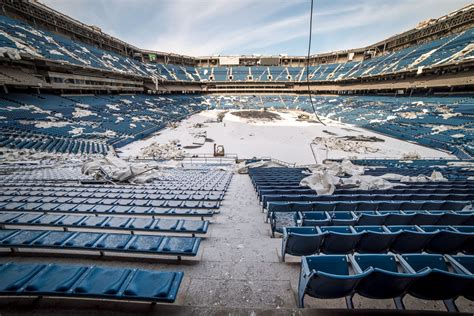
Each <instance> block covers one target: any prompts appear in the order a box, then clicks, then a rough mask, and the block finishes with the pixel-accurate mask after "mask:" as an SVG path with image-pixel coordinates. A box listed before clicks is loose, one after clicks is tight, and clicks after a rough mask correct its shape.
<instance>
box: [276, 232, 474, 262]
mask: <svg viewBox="0 0 474 316" xmlns="http://www.w3.org/2000/svg"><path fill="white" fill-rule="evenodd" d="M473 244H474V226H317V227H285V228H283V240H282V250H281V256H282V259H283V261H285V254H287V253H288V254H290V255H293V256H309V255H314V254H318V253H324V254H348V253H352V252H357V253H384V252H388V251H390V252H394V253H414V252H428V253H440V254H456V253H458V252H461V251H462V252H465V253H468V254H474V247H473Z"/></svg>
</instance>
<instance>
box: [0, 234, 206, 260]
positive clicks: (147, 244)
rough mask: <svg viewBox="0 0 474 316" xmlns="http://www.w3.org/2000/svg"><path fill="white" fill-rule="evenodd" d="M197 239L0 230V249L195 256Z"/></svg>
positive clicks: (198, 242) (198, 239)
mask: <svg viewBox="0 0 474 316" xmlns="http://www.w3.org/2000/svg"><path fill="white" fill-rule="evenodd" d="M200 243H201V239H200V238H199V237H176V236H160V235H153V236H150V235H135V234H118V233H98V232H95V233H94V232H82V231H81V232H69V231H49V230H47V231H45V230H15V229H3V230H0V248H9V249H12V250H13V251H15V250H17V249H20V250H31V249H47V250H48V252H49V253H53V252H60V253H61V252H64V251H66V250H76V251H94V252H99V253H100V252H114V253H130V254H135V255H138V254H153V255H172V256H178V257H181V256H196V254H197V252H198V249H199V244H200Z"/></svg>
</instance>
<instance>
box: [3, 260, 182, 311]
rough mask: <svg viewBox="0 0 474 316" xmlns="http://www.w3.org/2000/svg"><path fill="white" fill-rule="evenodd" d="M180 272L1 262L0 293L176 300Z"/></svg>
mask: <svg viewBox="0 0 474 316" xmlns="http://www.w3.org/2000/svg"><path fill="white" fill-rule="evenodd" d="M182 279H183V273H182V272H168V271H166V272H164V271H155V270H139V269H117V268H110V267H98V266H77V265H61V264H19V263H12V262H10V263H6V264H2V265H0V296H39V297H42V296H52V297H65V298H68V299H70V298H81V299H84V298H88V299H108V300H127V301H147V302H166V303H172V302H174V301H175V299H176V296H177V294H178V290H179V287H180V285H181V281H182Z"/></svg>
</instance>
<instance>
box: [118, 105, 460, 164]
mask: <svg viewBox="0 0 474 316" xmlns="http://www.w3.org/2000/svg"><path fill="white" fill-rule="evenodd" d="M222 111H223V110H209V111H204V112H201V113H199V114H196V115H193V116H192V117H190V118H188V119H186V120H184V121H182V122H181V123H180V124H179V125H178V127H177V128H167V129H166V130H163V131H161V132H159V133H158V134H157V135H154V136H152V137H150V138H148V139H145V140H141V141H137V142H134V143H131V144H129V145H127V146H125V147H123V148H121V149H120V150H121V153H120V156H121V157H129V156H138V155H139V154H140V152H141V150H142V149H143V148H145V147H147V146H149V145H150V144H152V143H154V142H156V143H160V144H165V143H168V142H169V141H173V140H176V141H177V142H178V144H180V145H181V146H182V147H183V148H184V150H185V151H186V152H187V153H190V154H212V153H213V144H214V142H215V143H216V144H218V145H224V147H225V152H226V153H229V154H230V153H232V154H237V155H238V157H239V158H252V157H272V158H276V159H280V160H283V161H286V162H290V163H297V164H311V163H314V157H313V154H312V151H311V147H310V143H311V141H312V140H313V139H314V138H315V137H323V138H331V137H332V138H334V137H342V136H356V135H364V136H377V137H378V138H381V139H383V140H384V142H363V143H357V144H354V142H352V144H349V145H351V147H355V148H356V150H354V151H350V152H347V151H343V150H341V149H331V150H326V149H325V148H324V146H323V145H321V144H320V145H317V146H314V148H315V149H316V153H317V158H318V162H320V161H321V160H322V159H325V158H344V157H350V158H376V157H379V158H382V157H385V158H402V157H403V155H406V154H408V153H417V154H418V155H419V156H421V157H422V158H434V157H443V158H454V159H455V157H454V156H452V155H450V154H448V153H445V152H442V151H438V150H435V149H431V148H427V147H423V146H420V145H416V144H412V143H409V142H405V141H402V140H398V139H395V138H391V137H387V136H383V135H380V134H377V133H374V132H371V131H368V130H365V129H362V128H359V127H356V126H353V125H350V124H344V123H340V122H337V121H332V120H329V119H327V118H323V121H324V122H325V123H326V125H327V126H323V125H322V124H320V123H314V122H308V121H300V120H297V117H298V115H299V114H307V113H305V112H300V111H296V110H292V111H284V112H282V111H272V112H275V113H278V114H279V115H280V116H281V118H282V119H281V120H274V121H265V120H255V119H244V118H241V117H238V116H235V115H232V112H233V111H232V110H231V111H229V112H228V113H227V114H226V115H225V117H224V119H223V121H222V122H221V123H217V122H211V121H216V118H217V115H218V113H220V112H222ZM197 123H201V124H204V126H203V127H195V125H196V124H197ZM203 131H206V133H207V138H208V140H207V141H206V142H205V144H204V145H203V146H201V147H197V146H196V144H193V141H196V140H195V138H194V136H193V135H196V134H199V133H202V132H203ZM333 134H334V135H333ZM346 143H347V142H346ZM354 145H356V146H354ZM358 145H360V146H358ZM187 146H192V147H197V148H185V147H187ZM363 146H365V147H367V148H368V150H364V149H361V148H362V147H363Z"/></svg>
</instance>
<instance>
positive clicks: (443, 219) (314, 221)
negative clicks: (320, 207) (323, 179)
mask: <svg viewBox="0 0 474 316" xmlns="http://www.w3.org/2000/svg"><path fill="white" fill-rule="evenodd" d="M294 219H295V221H294V224H295V226H298V224H301V226H337V225H361V226H364V225H474V211H469V210H468V211H456V212H453V211H449V210H447V211H379V212H377V211H359V212H345V211H338V212H318V211H314V212H298V213H296V214H295V218H294Z"/></svg>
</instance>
